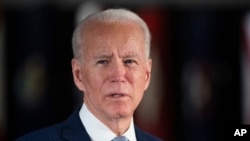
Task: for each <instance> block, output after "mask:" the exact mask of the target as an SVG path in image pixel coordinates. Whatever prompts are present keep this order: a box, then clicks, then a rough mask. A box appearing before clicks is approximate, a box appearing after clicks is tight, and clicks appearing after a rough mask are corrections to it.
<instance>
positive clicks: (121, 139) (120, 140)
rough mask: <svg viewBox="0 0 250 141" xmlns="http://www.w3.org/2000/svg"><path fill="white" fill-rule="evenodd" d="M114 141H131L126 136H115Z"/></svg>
mask: <svg viewBox="0 0 250 141" xmlns="http://www.w3.org/2000/svg"><path fill="white" fill-rule="evenodd" d="M112 141H129V140H128V138H126V137H125V136H118V137H115V138H114V139H113V140H112Z"/></svg>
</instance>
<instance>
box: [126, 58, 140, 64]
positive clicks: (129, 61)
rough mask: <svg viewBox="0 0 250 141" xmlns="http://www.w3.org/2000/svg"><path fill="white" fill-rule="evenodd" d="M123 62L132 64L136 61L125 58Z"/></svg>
mask: <svg viewBox="0 0 250 141" xmlns="http://www.w3.org/2000/svg"><path fill="white" fill-rule="evenodd" d="M124 64H126V65H133V64H137V62H136V61H135V60H132V59H126V60H124Z"/></svg>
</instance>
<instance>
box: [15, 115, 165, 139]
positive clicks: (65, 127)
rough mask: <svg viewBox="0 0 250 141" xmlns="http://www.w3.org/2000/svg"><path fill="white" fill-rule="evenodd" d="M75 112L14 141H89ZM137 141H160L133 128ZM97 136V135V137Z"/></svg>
mask: <svg viewBox="0 0 250 141" xmlns="http://www.w3.org/2000/svg"><path fill="white" fill-rule="evenodd" d="M78 113H79V111H75V112H74V113H73V114H72V115H71V116H70V117H69V118H68V119H67V120H66V121H64V122H63V123H59V124H56V125H53V126H50V127H47V128H44V129H40V130H37V131H34V132H31V133H29V134H26V135H24V136H22V137H20V138H17V139H16V140H15V141H91V140H90V137H89V135H88V133H87V132H86V130H85V127H84V126H83V125H82V122H81V120H80V117H79V114H78ZM135 132H136V133H135V134H136V138H137V141H160V139H159V138H157V137H154V136H152V135H150V134H148V133H146V132H144V131H142V130H140V129H139V128H137V127H135ZM97 136H98V135H97Z"/></svg>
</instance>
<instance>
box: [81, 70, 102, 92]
mask: <svg viewBox="0 0 250 141" xmlns="http://www.w3.org/2000/svg"><path fill="white" fill-rule="evenodd" d="M104 76H105V75H104V74H102V73H101V72H99V71H95V70H94V69H91V70H88V71H86V72H85V73H84V78H85V79H84V81H83V83H84V85H85V87H86V91H87V92H91V93H92V92H98V91H100V89H101V88H102V85H103V84H102V83H103V79H104Z"/></svg>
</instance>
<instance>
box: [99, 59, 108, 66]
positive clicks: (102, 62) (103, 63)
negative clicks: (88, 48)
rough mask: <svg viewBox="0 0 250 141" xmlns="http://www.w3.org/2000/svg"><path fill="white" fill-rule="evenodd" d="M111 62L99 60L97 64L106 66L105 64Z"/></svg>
mask: <svg viewBox="0 0 250 141" xmlns="http://www.w3.org/2000/svg"><path fill="white" fill-rule="evenodd" d="M108 63H109V61H108V60H105V59H104V60H98V61H97V63H96V64H101V65H105V64H108Z"/></svg>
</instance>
